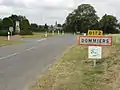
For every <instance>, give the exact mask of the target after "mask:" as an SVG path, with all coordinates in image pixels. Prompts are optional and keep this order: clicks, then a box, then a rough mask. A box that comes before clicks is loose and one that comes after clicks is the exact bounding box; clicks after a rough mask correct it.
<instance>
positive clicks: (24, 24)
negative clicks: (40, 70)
mask: <svg viewBox="0 0 120 90" xmlns="http://www.w3.org/2000/svg"><path fill="white" fill-rule="evenodd" d="M20 27H21V32H20V34H21V35H31V34H32V31H31V30H30V23H29V21H28V20H27V19H25V20H22V21H21V25H20Z"/></svg>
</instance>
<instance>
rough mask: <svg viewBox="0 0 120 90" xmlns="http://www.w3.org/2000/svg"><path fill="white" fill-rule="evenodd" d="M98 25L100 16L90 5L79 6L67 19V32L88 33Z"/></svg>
mask: <svg viewBox="0 0 120 90" xmlns="http://www.w3.org/2000/svg"><path fill="white" fill-rule="evenodd" d="M97 23H98V16H97V15H96V11H95V9H94V8H93V7H92V6H91V5H90V4H82V5H80V6H78V8H77V9H75V10H74V11H73V12H72V13H70V14H69V15H68V17H67V18H66V27H65V28H66V30H67V31H69V32H78V31H79V32H87V31H88V29H91V28H94V27H95V25H96V24H97Z"/></svg>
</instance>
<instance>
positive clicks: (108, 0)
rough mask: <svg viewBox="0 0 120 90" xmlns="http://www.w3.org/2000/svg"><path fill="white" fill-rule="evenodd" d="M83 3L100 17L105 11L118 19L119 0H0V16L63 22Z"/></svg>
mask: <svg viewBox="0 0 120 90" xmlns="http://www.w3.org/2000/svg"><path fill="white" fill-rule="evenodd" d="M83 3H84V4H91V5H93V6H94V7H95V9H96V11H97V14H98V15H99V16H100V17H101V16H103V15H104V14H105V13H107V14H112V15H114V16H116V17H117V18H118V19H119V20H120V8H119V5H120V0H0V18H3V17H6V16H9V15H11V14H17V15H24V16H26V17H27V18H28V19H29V20H30V22H31V23H37V24H44V23H48V24H54V23H55V21H58V23H63V22H64V21H65V18H66V16H67V15H68V14H69V13H70V12H72V11H73V9H75V8H76V7H77V6H78V5H80V4H83Z"/></svg>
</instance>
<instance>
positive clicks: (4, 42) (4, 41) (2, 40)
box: [0, 36, 23, 47]
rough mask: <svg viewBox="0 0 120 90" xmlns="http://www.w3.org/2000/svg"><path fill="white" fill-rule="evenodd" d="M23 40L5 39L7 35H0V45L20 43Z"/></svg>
mask: <svg viewBox="0 0 120 90" xmlns="http://www.w3.org/2000/svg"><path fill="white" fill-rule="evenodd" d="M21 43H23V41H20V40H10V41H8V40H7V37H2V36H0V47H1V46H7V45H12V44H21Z"/></svg>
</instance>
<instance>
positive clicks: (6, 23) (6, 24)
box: [2, 17, 13, 30]
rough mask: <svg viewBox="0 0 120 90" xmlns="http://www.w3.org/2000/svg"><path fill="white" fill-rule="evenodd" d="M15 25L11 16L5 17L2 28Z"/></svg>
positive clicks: (7, 28)
mask: <svg viewBox="0 0 120 90" xmlns="http://www.w3.org/2000/svg"><path fill="white" fill-rule="evenodd" d="M10 26H13V22H12V20H11V19H10V18H7V17H6V18H4V19H3V21H2V28H3V29H5V30H9V27H10Z"/></svg>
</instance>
